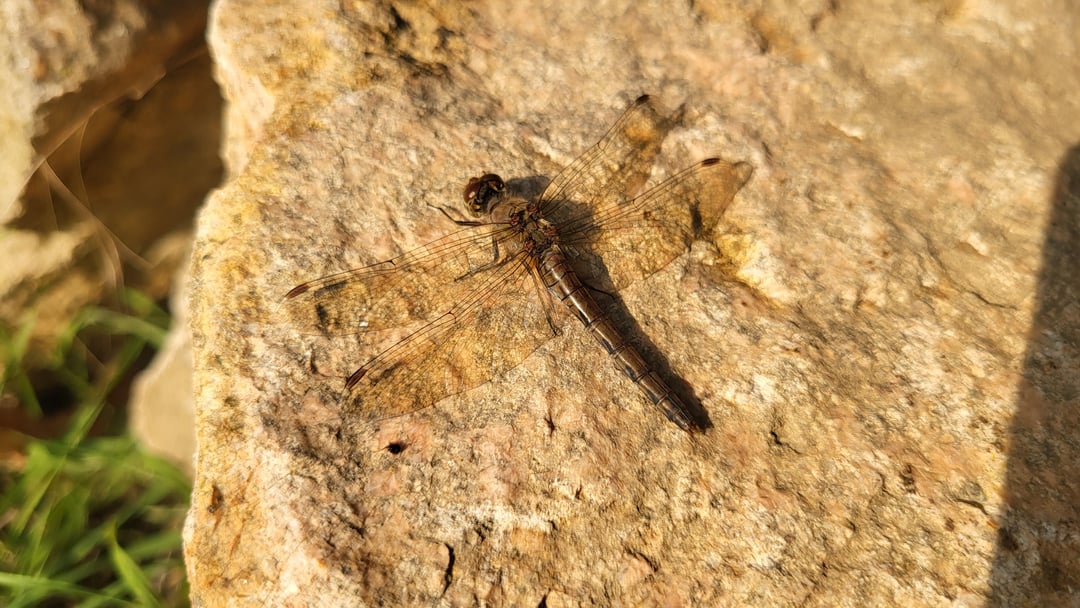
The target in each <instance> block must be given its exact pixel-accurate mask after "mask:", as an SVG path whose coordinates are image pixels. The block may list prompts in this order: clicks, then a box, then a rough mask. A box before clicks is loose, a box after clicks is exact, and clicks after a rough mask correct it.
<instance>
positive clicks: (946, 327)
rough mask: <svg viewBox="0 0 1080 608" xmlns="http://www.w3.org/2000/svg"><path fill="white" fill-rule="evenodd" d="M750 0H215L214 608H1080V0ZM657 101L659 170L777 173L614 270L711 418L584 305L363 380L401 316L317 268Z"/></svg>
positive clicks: (398, 234) (210, 309) (631, 306)
mask: <svg viewBox="0 0 1080 608" xmlns="http://www.w3.org/2000/svg"><path fill="white" fill-rule="evenodd" d="M740 6H741V5H738V4H734V3H733V4H728V3H704V4H699V3H694V4H693V5H687V4H679V5H666V4H665V5H663V6H640V5H638V4H637V3H602V4H597V3H581V4H568V3H550V4H540V3H535V4H513V5H511V4H510V3H507V4H506V5H501V4H491V3H473V4H467V5H461V6H456V8H449V7H447V6H443V5H441V4H435V5H430V6H429V5H426V4H422V3H394V4H390V3H377V4H369V3H350V2H344V3H341V2H312V3H309V4H308V5H306V7H305V9H304V10H297V8H296V6H295V5H267V4H265V3H256V2H241V1H223V2H220V3H218V4H217V5H216V8H215V11H214V13H213V15H212V24H211V45H212V48H213V52H214V55H215V58H216V61H217V65H218V68H217V69H218V74H219V77H220V78H221V80H222V86H223V88H224V90H225V91H226V93H227V95H228V97H229V98H230V100H231V101H232V104H233V105H232V107H231V109H230V118H229V121H230V122H229V126H230V128H231V133H230V139H229V141H228V144H227V157H228V159H229V162H230V163H231V164H232V170H233V171H234V173H235V176H234V178H233V179H232V181H231V182H230V183H229V184H228V185H227V186H226V187H225V188H223V189H222V190H221V191H219V192H218V193H216V195H215V196H214V197H212V199H211V200H210V202H209V203H208V205H207V207H206V209H205V210H204V212H203V214H202V216H201V218H200V224H199V232H198V237H197V241H196V245H195V251H194V254H193V269H192V270H193V271H192V277H191V280H192V299H191V314H192V321H191V323H192V336H193V341H194V359H193V360H194V366H195V382H196V399H197V404H198V410H197V417H198V427H197V432H198V450H199V451H198V456H197V471H196V487H195V496H194V502H193V506H192V511H191V514H190V516H189V519H188V524H187V529H186V553H187V561H188V569H189V573H190V577H191V586H192V595H193V600H194V602H195V603H196V604H197V605H206V606H218V605H259V606H263V605H287V606H301V605H318V606H355V605H453V606H457V605H506V606H522V605H531V606H536V605H547V606H609V605H649V606H651V605H665V606H666V605H672V606H678V605H685V606H713V605H731V606H747V605H752V606H794V605H800V606H878V605H925V606H940V605H970V606H975V605H984V604H987V603H990V604H992V605H1017V604H1025V603H1030V605H1051V604H1059V605H1060V604H1063V603H1064V604H1067V603H1069V602H1073V603H1075V602H1077V601H1080V596H1078V595H1077V593H1078V592H1077V589H1078V588H1080V586H1078V583H1077V578H1076V576H1077V575H1076V572H1078V571H1080V560H1078V558H1077V549H1078V547H1080V543H1078V541H1077V538H1080V536H1078V529H1077V525H1078V524H1077V521H1078V518H1077V512H1076V506H1075V505H1076V504H1077V502H1076V496H1077V487H1078V485H1077V480H1076V475H1075V474H1074V472H1073V470H1072V469H1073V468H1074V464H1075V462H1076V461H1077V456H1078V453H1077V452H1078V446H1080V441H1078V423H1077V420H1076V416H1075V415H1070V413H1071V412H1075V411H1076V406H1077V405H1080V404H1078V402H1077V399H1078V398H1077V373H1078V372H1077V343H1078V340H1077V330H1076V328H1077V326H1078V317H1077V315H1078V310H1077V307H1076V301H1077V299H1076V290H1077V287H1076V285H1077V273H1076V270H1075V267H1076V266H1075V260H1076V259H1077V251H1076V242H1078V239H1077V238H1076V226H1077V224H1078V215H1080V214H1078V213H1077V207H1078V205H1077V191H1076V183H1077V177H1076V176H1077V164H1076V152H1075V149H1073V151H1072V152H1070V151H1069V150H1070V148H1071V147H1072V146H1074V145H1075V144H1076V142H1077V140H1078V139H1080V123H1077V122H1076V120H1075V117H1076V116H1078V115H1080V108H1078V105H1080V104H1078V102H1077V97H1076V96H1075V95H1072V94H1071V92H1072V91H1075V90H1078V85H1080V82H1078V80H1080V58H1078V56H1077V53H1076V46H1075V32H1076V31H1077V30H1078V24H1080V11H1078V10H1077V9H1076V8H1074V7H1073V6H1072V5H1071V4H1068V3H1066V2H1064V1H1061V2H1058V3H1038V4H1036V3H1026V2H1020V1H1017V2H1012V3H990V2H976V1H973V2H964V3H961V2H920V3H909V2H899V1H898V2H887V1H882V2H876V3H871V4H865V3H864V4H859V5H858V6H853V5H851V4H849V3H832V2H827V1H822V2H801V3H797V4H790V3H779V2H778V3H765V4H764V5H762V6H760V7H758V8H755V9H752V10H751V9H748V8H740ZM641 92H650V93H657V94H660V95H662V96H664V97H665V98H676V101H675V102H674V103H679V102H684V103H685V108H686V112H685V115H684V117H683V121H682V124H681V126H679V127H677V128H676V129H674V130H673V132H672V133H671V135H670V136H669V137H668V139H667V142H666V144H665V146H664V149H663V151H662V153H661V155H660V160H659V162H658V164H657V170H656V174H655V175H657V176H659V175H661V174H670V173H671V172H672V171H673V170H676V169H678V168H679V167H682V166H685V165H688V164H690V163H691V162H693V161H695V160H697V159H699V158H703V157H704V156H707V155H711V154H719V155H721V156H723V157H725V158H727V159H730V160H745V161H747V162H749V163H750V164H752V165H753V166H754V169H755V174H754V177H753V179H752V180H751V181H750V183H749V184H748V185H747V186H746V187H745V188H744V189H743V190H742V191H741V192H740V193H739V194H738V196H737V197H736V198H735V201H734V203H733V204H732V205H731V207H730V208H729V209H728V212H727V214H726V216H725V217H724V219H723V220H721V226H722V227H723V230H722V231H721V232H720V234H719V236H717V237H716V238H713V239H710V240H708V241H698V242H696V243H695V244H694V246H693V247H692V248H691V250H690V251H689V252H688V253H687V254H686V255H683V256H681V257H679V258H678V259H676V260H675V261H674V262H672V263H671V264H669V265H668V266H667V267H666V268H664V269H663V270H661V271H659V272H657V273H656V274H655V275H653V276H651V277H649V278H647V279H644V280H641V281H639V282H637V283H634V284H633V285H631V286H630V287H628V288H627V289H624V290H622V291H621V292H620V294H619V295H620V296H621V298H622V300H623V302H624V303H625V306H626V309H627V311H628V312H629V313H630V314H632V315H633V318H634V319H635V320H636V327H637V328H638V329H639V330H640V332H641V333H642V334H643V335H642V336H639V337H638V338H637V339H638V341H639V342H642V343H645V344H649V345H651V346H652V348H650V349H647V350H649V351H651V352H652V356H653V357H660V358H662V359H664V360H666V362H667V365H668V367H669V368H670V371H671V372H672V374H674V375H676V376H678V377H679V378H681V379H683V380H684V381H685V383H686V384H687V385H688V386H689V387H690V390H692V392H693V393H694V394H695V395H696V396H697V397H698V398H700V400H701V402H702V404H703V405H704V407H705V409H706V410H707V411H708V414H709V416H710V419H711V421H712V423H713V428H711V429H709V430H708V431H707V432H704V433H700V434H697V435H688V434H687V433H685V432H683V431H681V430H680V429H678V428H677V427H676V426H675V425H673V424H671V423H670V422H668V421H667V420H666V419H664V417H663V416H662V415H661V414H660V412H658V411H657V410H656V409H655V408H654V407H653V406H651V405H650V404H649V403H648V402H647V401H646V400H645V399H644V398H643V397H642V396H641V395H640V394H639V393H638V391H637V390H636V389H635V388H634V386H633V385H632V384H631V383H630V381H629V380H627V379H626V378H625V377H623V376H622V375H620V374H619V373H618V372H617V371H616V370H614V369H612V367H611V366H610V364H609V363H608V362H607V361H606V360H605V357H604V356H603V355H602V354H601V352H600V349H599V348H598V347H597V345H596V344H595V343H594V342H593V341H592V340H591V339H590V338H589V337H588V336H587V335H586V333H585V331H584V330H583V329H582V328H581V327H579V326H578V325H575V324H573V323H568V324H566V325H565V326H564V327H565V331H564V332H563V333H562V335H560V336H558V337H555V338H553V339H551V340H550V341H548V342H547V343H546V344H544V345H543V346H542V347H541V348H540V349H539V350H537V351H536V352H535V353H533V355H532V356H530V357H528V358H527V359H526V360H525V361H524V362H523V363H522V364H521V365H520V366H518V367H515V368H513V369H512V370H510V371H508V372H506V373H504V374H499V375H497V376H496V377H494V378H492V380H491V381H490V382H488V383H486V384H483V385H481V386H479V387H478V388H475V389H473V390H470V391H467V392H464V393H460V394H457V395H455V396H452V397H449V398H446V399H444V400H442V401H440V402H439V403H437V404H436V405H434V406H433V407H430V408H426V409H422V410H420V411H417V412H414V413H410V414H407V415H404V416H398V417H394V418H389V419H378V414H377V406H373V408H372V412H371V413H370V414H369V413H368V412H366V411H364V410H362V409H361V410H359V411H357V409H356V408H352V407H348V404H349V403H351V401H350V400H351V399H353V397H351V396H349V395H348V394H347V393H346V392H345V391H344V389H343V378H344V377H345V376H347V375H348V374H349V373H351V372H352V371H353V370H354V369H356V367H357V366H359V365H360V364H361V363H363V362H364V361H365V360H366V358H367V357H370V356H371V355H372V354H374V353H375V352H378V348H380V346H383V347H384V346H386V345H388V344H392V343H393V341H392V337H385V336H383V337H382V338H384V339H383V340H381V341H380V340H379V339H378V337H376V336H372V335H352V336H336V337H331V338H324V337H322V336H317V335H309V334H305V333H303V332H302V331H301V330H300V329H298V328H297V327H295V326H293V325H291V324H290V320H289V318H288V316H287V315H285V314H283V307H282V304H281V302H282V297H283V296H284V294H285V293H286V292H287V291H288V290H289V289H290V288H292V287H293V286H294V285H296V284H298V283H300V282H302V281H306V280H309V279H312V278H315V277H318V276H320V275H324V274H328V273H332V272H336V271H342V270H346V269H349V268H353V267H358V266H362V265H364V264H369V263H373V262H377V261H379V260H381V259H385V258H388V257H390V256H393V255H395V254H398V253H401V252H403V251H407V250H409V249H411V248H413V247H416V246H418V245H422V244H423V243H425V242H428V241H430V240H432V239H433V238H436V237H439V236H442V235H444V234H447V233H449V232H451V231H452V230H454V229H455V228H456V227H455V226H454V225H453V224H452V223H451V222H450V221H449V220H448V219H447V218H446V217H444V216H443V214H442V213H440V212H439V211H438V210H437V208H436V207H438V206H448V205H454V204H455V203H456V201H457V200H458V198H459V196H460V191H461V187H462V184H463V183H464V181H465V180H466V179H467V178H468V177H470V176H472V175H476V174H479V173H482V172H484V171H497V172H499V173H500V174H502V175H503V176H504V177H517V178H531V177H536V176H547V177H551V176H553V175H554V174H555V173H556V172H557V171H558V169H559V168H561V167H562V166H565V165H566V164H567V163H569V162H570V161H571V160H573V158H574V157H575V156H576V155H577V154H579V153H581V152H583V151H585V150H586V149H587V147H588V146H589V145H591V144H592V143H593V142H594V141H595V140H596V139H597V138H598V137H599V136H600V134H602V133H603V130H604V129H605V128H606V127H607V126H608V125H609V124H610V122H611V121H612V120H614V119H615V118H616V117H617V116H618V114H619V112H620V110H621V109H622V108H623V107H624V106H625V104H626V103H627V102H628V101H629V100H630V99H632V98H633V97H635V96H637V95H638V94H639V93H641ZM1063 159H1064V160H1063ZM1048 226H1050V229H1049V231H1048ZM1048 235H1049V238H1048ZM387 340H390V341H389V342H387ZM492 348H497V344H493V345H492Z"/></svg>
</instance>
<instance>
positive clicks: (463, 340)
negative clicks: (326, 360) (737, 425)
mask: <svg viewBox="0 0 1080 608" xmlns="http://www.w3.org/2000/svg"><path fill="white" fill-rule="evenodd" d="M677 121H678V117H677V115H676V114H673V113H669V112H667V111H665V110H664V109H663V107H662V106H661V105H660V104H659V103H658V102H657V101H655V100H654V99H653V98H652V97H650V96H648V95H642V96H641V97H639V98H637V99H636V100H635V101H634V102H633V103H631V104H630V106H629V108H628V109H626V111H625V112H624V113H623V114H622V116H621V117H620V118H619V119H618V120H617V121H616V122H615V123H614V125H613V126H611V128H610V129H608V131H607V132H606V133H605V134H604V135H603V137H602V138H601V139H600V141H599V142H597V143H596V144H595V145H593V146H592V147H591V148H590V149H589V150H587V151H586V152H585V153H584V154H582V155H581V156H580V157H578V158H577V159H576V160H574V161H573V162H571V163H570V164H569V165H568V166H567V167H565V168H564V169H563V170H562V171H560V172H559V173H558V174H557V175H556V176H555V178H554V179H552V180H551V181H550V182H549V183H548V184H547V186H546V187H545V188H544V189H543V191H542V192H541V193H540V195H539V196H531V197H530V196H528V194H527V193H526V192H525V190H526V188H525V187H524V186H521V185H520V183H519V184H518V185H515V180H510V182H509V183H508V182H506V181H504V180H503V179H502V178H501V177H499V176H498V175H496V174H494V173H488V174H485V175H482V176H480V177H475V178H472V179H471V180H469V182H468V183H467V184H466V186H465V188H464V192H463V198H464V203H465V208H466V212H467V213H468V216H469V218H470V219H454V217H453V216H451V215H450V214H449V213H448V212H447V211H446V210H442V211H443V213H444V214H445V215H447V216H448V217H450V219H452V220H454V221H455V223H456V224H457V225H458V226H459V229H458V230H457V231H455V232H452V233H450V234H449V235H447V236H444V237H442V238H439V239H437V240H434V241H432V242H430V243H428V244H426V245H424V246H421V247H419V248H417V249H413V250H411V251H408V252H406V253H404V254H401V255H399V256H397V257H394V258H392V259H389V260H385V261H383V262H379V263H377V264H373V265H370V266H366V267H362V268H355V269H352V270H346V271H344V272H339V273H335V274H331V275H328V276H324V277H322V278H317V279H315V280H312V281H308V282H305V283H301V284H300V285H297V286H296V287H294V288H292V289H291V290H290V291H289V292H288V293H287V294H285V297H284V300H283V303H284V305H285V307H286V308H287V310H288V312H289V315H290V317H291V318H292V320H293V321H294V322H295V323H297V324H298V325H300V326H302V327H304V328H305V329H308V330H310V331H313V332H315V333H321V334H324V335H327V336H335V335H338V336H340V335H355V334H357V333H361V332H373V331H380V330H391V329H395V330H399V331H401V332H402V333H404V334H405V337H404V338H401V339H400V340H398V341H397V342H396V343H394V344H392V345H391V346H389V347H388V348H386V349H385V350H383V351H382V352H380V353H379V354H377V355H375V356H374V357H373V358H371V359H370V360H369V361H367V362H366V363H364V364H363V365H361V366H360V367H359V368H357V369H356V370H355V371H354V372H353V373H352V374H351V375H349V376H348V378H347V379H346V380H345V388H346V389H347V390H348V391H349V392H350V394H351V395H352V396H353V403H355V404H356V407H357V408H359V409H360V410H363V411H364V412H365V413H366V414H367V415H369V416H375V417H378V418H380V419H381V418H390V417H396V416H399V415H404V414H407V413H411V412H414V411H416V410H419V409H422V408H426V407H430V406H432V405H434V404H435V403H436V402H438V401H440V400H442V399H443V398H445V397H447V396H450V395H454V394H457V393H460V392H463V391H465V390H468V389H471V388H474V387H476V386H479V385H480V384H483V383H485V382H487V381H489V380H491V379H492V378H493V377H497V376H498V375H500V374H503V373H505V372H506V371H508V370H510V369H512V368H513V367H515V366H517V365H519V364H520V363H521V362H522V361H524V359H525V358H526V357H528V356H529V355H530V354H531V353H532V352H533V351H535V350H536V349H537V348H539V347H540V346H541V345H542V344H544V343H545V342H547V341H550V340H551V339H552V338H553V337H554V336H556V335H559V333H560V331H561V330H560V328H561V327H562V323H561V320H562V319H563V318H564V317H565V316H566V315H567V314H568V313H567V311H570V313H572V315H573V316H576V317H577V318H578V319H579V320H580V321H581V322H582V323H583V324H584V326H585V328H586V331H587V332H588V333H589V334H591V335H592V336H593V337H594V338H595V339H596V340H597V341H598V342H599V343H600V345H601V346H602V347H603V348H604V350H605V351H606V352H607V355H608V357H609V358H610V359H611V360H612V361H613V363H614V364H615V365H616V367H618V368H619V369H620V370H622V372H623V373H625V375H626V376H627V377H629V378H630V380H631V381H632V382H633V383H634V384H637V385H638V387H640V389H641V391H642V392H643V393H644V395H645V396H646V397H647V398H648V400H649V401H650V402H652V403H653V404H654V405H656V406H657V407H658V408H659V409H660V410H661V411H662V412H663V414H664V415H666V416H667V418H668V419H669V420H671V421H672V422H673V423H675V424H676V425H678V426H679V428H681V429H683V430H684V431H687V432H690V433H693V432H697V431H701V430H704V429H705V428H707V424H706V423H704V422H703V421H702V417H701V416H700V415H698V414H697V413H696V412H695V410H694V408H691V407H689V406H688V405H687V403H686V400H685V399H684V398H682V397H680V396H679V395H678V394H676V392H675V391H674V390H672V388H671V387H670V386H669V384H668V383H667V382H666V381H665V380H664V379H663V378H662V377H661V376H660V374H658V373H657V372H656V371H655V370H654V369H653V368H652V367H650V365H649V364H648V363H647V362H646V360H645V359H644V358H643V357H642V356H641V354H640V353H639V351H638V350H637V349H636V348H635V347H634V346H633V345H632V343H631V342H630V341H628V340H627V339H626V338H625V337H624V336H623V335H622V334H621V333H620V331H619V330H618V329H617V328H616V326H615V325H614V324H613V323H612V321H611V319H610V318H609V315H608V314H607V313H606V312H605V310H604V308H602V307H601V306H600V305H599V304H598V297H597V296H594V295H593V291H594V290H595V288H593V287H591V284H592V281H594V280H595V281H599V282H601V283H602V284H603V285H605V286H608V287H611V288H614V289H615V290H622V289H625V288H626V287H627V286H629V285H631V284H633V283H635V282H637V281H640V280H643V279H644V278H646V277H648V276H650V275H652V274H654V273H655V272H657V271H659V270H660V269H661V268H663V267H665V266H667V265H668V264H669V263H670V262H671V261H672V260H674V259H675V258H676V257H678V256H679V255H681V254H683V253H685V252H686V251H687V250H688V249H689V247H690V244H691V243H692V242H693V241H694V240H695V239H701V238H705V237H707V236H708V235H710V234H711V233H712V232H713V231H714V230H715V229H716V226H717V223H718V220H719V219H720V216H721V215H722V214H723V213H724V211H725V209H726V208H727V207H728V206H729V204H730V203H731V202H732V200H733V198H734V196H735V194H736V193H737V192H738V191H739V190H740V189H741V188H742V187H743V185H744V184H746V182H747V181H748V180H749V179H750V176H751V173H752V168H751V166H750V165H749V164H748V163H746V162H735V163H731V162H727V161H724V160H722V159H720V158H707V159H705V160H702V161H700V162H698V163H696V164H694V165H691V166H689V167H687V168H685V169H683V170H681V171H679V172H677V173H675V174H674V175H672V176H671V177H669V178H668V179H666V180H664V181H662V182H660V183H659V184H657V185H655V186H652V187H651V188H647V187H646V184H647V182H648V178H649V176H650V174H651V171H652V166H653V164H654V162H655V160H656V157H657V155H658V154H659V151H660V147H661V143H662V141H663V140H664V138H665V137H666V135H667V134H668V132H669V131H670V130H671V129H672V128H673V126H674V125H675V124H676V123H677ZM520 181H521V182H524V181H525V180H520ZM399 335H400V334H399Z"/></svg>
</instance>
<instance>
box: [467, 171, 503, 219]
mask: <svg viewBox="0 0 1080 608" xmlns="http://www.w3.org/2000/svg"><path fill="white" fill-rule="evenodd" d="M505 187H506V184H505V183H503V180H502V178H501V177H499V176H498V175H495V174H494V173H487V174H484V175H481V176H480V177H474V178H471V179H470V180H469V183H467V184H465V192H464V193H463V194H462V196H463V198H464V199H465V206H467V207H468V208H469V213H471V214H472V215H474V216H481V215H485V214H487V213H488V212H490V211H491V208H492V207H494V206H495V200H496V199H497V198H498V196H499V193H500V192H502V191H503V188H505Z"/></svg>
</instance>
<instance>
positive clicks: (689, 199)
mask: <svg viewBox="0 0 1080 608" xmlns="http://www.w3.org/2000/svg"><path fill="white" fill-rule="evenodd" d="M752 172H753V171H752V169H751V167H750V165H749V164H747V163H742V162H740V163H734V164H732V163H729V162H726V161H723V160H720V159H716V158H712V159H708V160H704V161H702V162H700V163H698V164H696V165H693V166H691V167H688V168H686V169H684V170H682V171H681V172H679V173H677V174H675V175H673V176H672V177H671V178H669V179H667V180H666V181H664V182H661V183H660V184H658V185H656V186H655V187H653V188H651V189H649V190H648V191H646V192H644V193H642V194H641V195H640V196H638V197H636V198H634V199H633V200H631V201H630V202H629V203H626V204H618V203H607V204H605V205H604V206H603V207H601V208H599V209H596V210H590V211H589V212H588V213H582V214H581V215H579V216H577V217H575V218H571V219H569V220H567V221H566V222H564V223H563V224H562V225H560V238H561V239H562V241H563V242H564V243H566V244H567V245H568V246H569V247H571V248H573V249H574V250H575V251H576V252H577V253H578V257H579V258H580V259H581V264H582V265H584V266H592V267H593V268H594V269H593V271H592V272H594V273H599V275H600V276H603V275H606V276H607V278H609V279H610V281H611V284H612V285H613V286H614V287H615V288H617V289H621V288H623V287H626V286H627V285H630V284H631V283H633V282H635V281H638V280H640V279H643V278H645V277H648V276H650V275H652V274H653V273H655V272H656V271H658V270H660V269H661V268H663V267H664V266H667V265H668V264H669V263H670V262H671V260H673V259H674V258H675V257H677V256H679V255H681V254H683V253H685V252H686V251H687V249H688V248H689V247H690V244H691V242H693V241H694V240H695V239H697V238H701V237H702V236H704V235H707V234H708V233H710V232H711V231H712V230H713V229H714V228H715V227H716V224H717V222H718V221H719V220H720V216H721V215H723V213H724V211H725V210H726V209H727V207H728V205H730V204H731V201H732V199H733V198H734V196H735V194H736V193H737V192H738V191H739V189H741V188H742V187H743V185H744V184H745V183H746V182H747V181H748V180H749V179H750V175H751V173H752Z"/></svg>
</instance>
